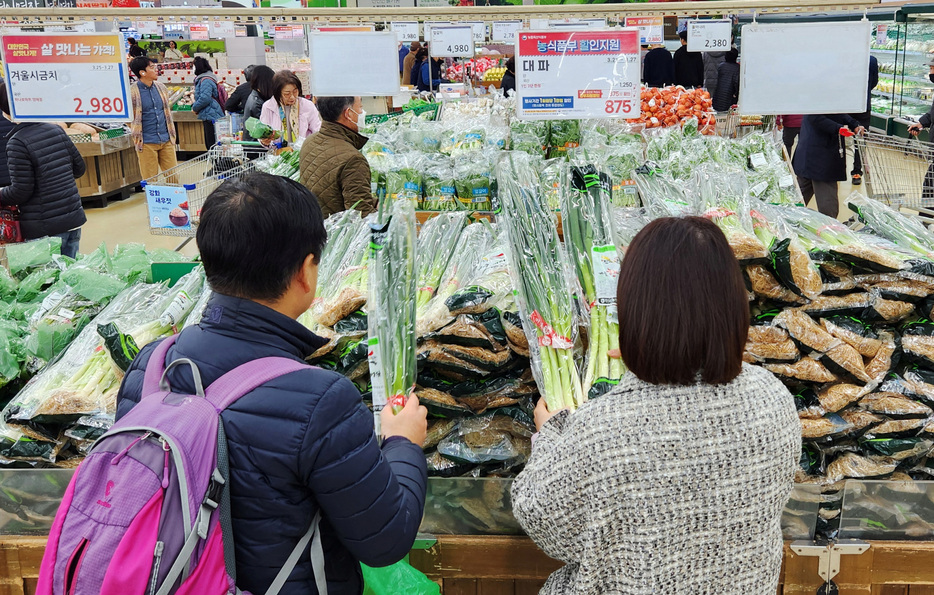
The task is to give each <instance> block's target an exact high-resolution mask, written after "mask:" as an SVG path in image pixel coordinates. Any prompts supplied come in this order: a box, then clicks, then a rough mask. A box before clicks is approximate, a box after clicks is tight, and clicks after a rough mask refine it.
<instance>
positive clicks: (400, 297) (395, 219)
mask: <svg viewBox="0 0 934 595" xmlns="http://www.w3.org/2000/svg"><path fill="white" fill-rule="evenodd" d="M383 207H384V205H380V212H379V219H378V221H379V222H378V223H375V224H373V225H372V226H371V234H370V246H369V262H368V269H369V297H368V300H367V304H368V312H367V326H368V331H369V339H368V343H369V350H368V357H369V366H370V380H371V382H372V384H373V411H374V414H375V421H376V430H377V435H379V433H380V426H379V419H380V417H379V414H380V412H381V411H382V409H383V408H384V407H385V406H386V405H387V404H388V405H389V406H391V407H392V409H393V412H396V413H398V411H399V410H401V409H402V407H403V406H405V401H406V399H407V398H408V396H409V395H411V394H412V393H413V391H414V390H415V375H416V369H415V342H416V341H415V302H416V296H415V291H416V288H417V285H416V281H417V279H418V277H417V274H416V270H415V243H416V234H415V201H412V200H397V201H393V202H392V203H391V205H390V206H389V207H388V209H387V210H386V211H384V210H383ZM387 211H388V212H387Z"/></svg>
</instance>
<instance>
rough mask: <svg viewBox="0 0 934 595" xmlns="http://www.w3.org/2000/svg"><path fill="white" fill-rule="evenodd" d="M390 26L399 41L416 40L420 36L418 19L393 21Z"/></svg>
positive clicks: (408, 41)
mask: <svg viewBox="0 0 934 595" xmlns="http://www.w3.org/2000/svg"><path fill="white" fill-rule="evenodd" d="M390 26H391V27H392V30H393V31H395V32H396V36H397V38H398V39H399V42H400V43H410V42H413V41H418V39H419V37H420V35H419V29H418V21H394V22H392V23H390Z"/></svg>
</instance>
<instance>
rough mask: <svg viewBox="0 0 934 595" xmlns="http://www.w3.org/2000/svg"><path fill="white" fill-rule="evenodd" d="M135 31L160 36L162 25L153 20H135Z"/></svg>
mask: <svg viewBox="0 0 934 595" xmlns="http://www.w3.org/2000/svg"><path fill="white" fill-rule="evenodd" d="M135 26H136V32H137V33H139V34H140V35H158V36H159V37H162V25H160V24H159V23H155V22H153V21H137V22H136V23H135Z"/></svg>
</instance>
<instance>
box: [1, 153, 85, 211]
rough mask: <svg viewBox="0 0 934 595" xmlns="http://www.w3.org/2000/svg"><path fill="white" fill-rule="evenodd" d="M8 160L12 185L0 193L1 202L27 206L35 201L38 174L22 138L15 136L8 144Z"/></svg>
mask: <svg viewBox="0 0 934 595" xmlns="http://www.w3.org/2000/svg"><path fill="white" fill-rule="evenodd" d="M72 146H74V144H72ZM6 158H7V166H8V167H9V168H10V185H9V186H7V187H6V188H4V189H3V191H2V192H0V202H3V204H5V205H14V206H18V205H22V204H25V203H27V202H29V201H30V200H32V199H33V197H34V195H35V189H36V172H35V171H34V170H33V167H32V158H31V157H30V156H29V149H27V148H26V144H25V143H24V142H23V141H22V140H21V139H20V138H18V137H16V136H14V137H13V138H11V139H10V140H9V142H8V143H7V146H6Z"/></svg>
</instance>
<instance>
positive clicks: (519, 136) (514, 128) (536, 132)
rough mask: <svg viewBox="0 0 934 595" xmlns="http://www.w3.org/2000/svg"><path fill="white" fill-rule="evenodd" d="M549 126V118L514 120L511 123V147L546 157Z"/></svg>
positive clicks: (514, 149)
mask: <svg viewBox="0 0 934 595" xmlns="http://www.w3.org/2000/svg"><path fill="white" fill-rule="evenodd" d="M548 132H549V128H548V121H547V120H528V121H523V120H513V122H512V123H511V124H510V141H509V142H510V145H509V146H510V147H511V148H512V150H513V151H523V152H525V153H529V154H531V155H540V156H542V157H544V156H545V155H546V154H547V152H548V143H549V134H548Z"/></svg>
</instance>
